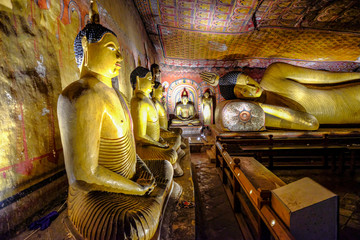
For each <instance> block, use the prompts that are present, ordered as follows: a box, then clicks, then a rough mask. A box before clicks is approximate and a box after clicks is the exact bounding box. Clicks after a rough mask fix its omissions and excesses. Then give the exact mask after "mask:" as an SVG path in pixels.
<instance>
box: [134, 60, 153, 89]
mask: <svg viewBox="0 0 360 240" xmlns="http://www.w3.org/2000/svg"><path fill="white" fill-rule="evenodd" d="M130 83H131V86H132V88H133V89H134V90H135V91H137V92H143V93H144V94H146V95H147V96H148V95H149V94H150V93H151V91H152V88H153V86H154V81H153V78H152V74H151V72H150V71H149V69H147V68H144V67H137V68H135V69H134V70H133V71H132V72H131V74H130Z"/></svg>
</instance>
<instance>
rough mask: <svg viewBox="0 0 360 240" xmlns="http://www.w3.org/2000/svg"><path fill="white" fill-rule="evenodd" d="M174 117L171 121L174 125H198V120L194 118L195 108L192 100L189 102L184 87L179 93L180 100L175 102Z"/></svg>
mask: <svg viewBox="0 0 360 240" xmlns="http://www.w3.org/2000/svg"><path fill="white" fill-rule="evenodd" d="M174 112H175V118H174V119H172V121H171V123H172V125H175V126H186V125H190V126H191V125H199V124H200V121H199V119H197V118H196V116H197V115H196V109H195V107H194V104H193V103H192V102H189V95H188V93H187V91H186V88H184V90H183V91H182V93H181V101H180V102H178V103H176V106H175V111H174Z"/></svg>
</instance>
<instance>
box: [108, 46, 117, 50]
mask: <svg viewBox="0 0 360 240" xmlns="http://www.w3.org/2000/svg"><path fill="white" fill-rule="evenodd" d="M108 48H109V49H110V50H111V51H115V50H116V49H115V47H113V46H108Z"/></svg>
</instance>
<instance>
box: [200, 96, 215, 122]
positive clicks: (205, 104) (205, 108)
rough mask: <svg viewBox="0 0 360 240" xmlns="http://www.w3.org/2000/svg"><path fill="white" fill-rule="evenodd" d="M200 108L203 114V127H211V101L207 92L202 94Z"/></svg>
mask: <svg viewBox="0 0 360 240" xmlns="http://www.w3.org/2000/svg"><path fill="white" fill-rule="evenodd" d="M201 108H202V113H203V121H204V122H203V125H204V126H209V125H211V120H212V109H213V100H212V98H210V93H209V91H205V92H204V96H203V97H202V99H201Z"/></svg>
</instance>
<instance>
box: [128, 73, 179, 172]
mask: <svg viewBox="0 0 360 240" xmlns="http://www.w3.org/2000/svg"><path fill="white" fill-rule="evenodd" d="M130 82H131V85H132V87H133V89H134V95H133V97H132V99H131V115H132V117H133V119H134V136H135V140H136V152H137V154H139V156H140V157H141V158H143V159H146V160H156V159H164V160H168V161H170V163H171V164H172V165H173V167H174V175H175V176H181V175H183V171H182V169H181V167H180V165H179V163H178V161H177V160H178V154H177V150H178V149H179V147H180V144H181V141H180V139H179V140H176V141H165V140H164V139H163V138H162V137H161V135H160V121H159V115H158V112H157V109H156V107H155V105H154V103H153V101H152V100H151V99H150V93H151V92H152V88H153V85H154V82H153V77H152V74H151V72H150V71H149V70H148V69H146V68H143V67H137V68H135V69H134V70H133V71H132V73H131V74H130Z"/></svg>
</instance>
